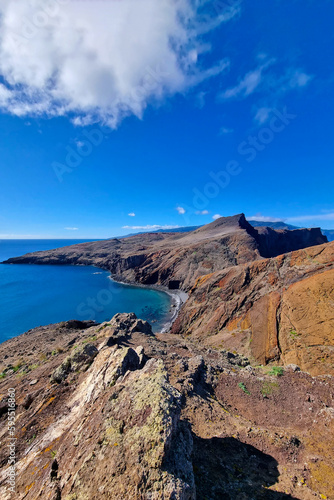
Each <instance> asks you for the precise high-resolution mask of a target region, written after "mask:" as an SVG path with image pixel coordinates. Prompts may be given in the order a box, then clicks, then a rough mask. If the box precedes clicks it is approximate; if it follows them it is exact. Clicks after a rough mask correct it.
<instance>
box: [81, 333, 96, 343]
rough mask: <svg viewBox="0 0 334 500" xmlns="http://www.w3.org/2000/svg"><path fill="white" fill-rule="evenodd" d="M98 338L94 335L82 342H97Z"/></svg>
mask: <svg viewBox="0 0 334 500" xmlns="http://www.w3.org/2000/svg"><path fill="white" fill-rule="evenodd" d="M96 339H97V336H96V335H93V337H89V338H88V339H85V340H84V341H83V342H82V343H83V344H87V343H88V342H95V340H96Z"/></svg>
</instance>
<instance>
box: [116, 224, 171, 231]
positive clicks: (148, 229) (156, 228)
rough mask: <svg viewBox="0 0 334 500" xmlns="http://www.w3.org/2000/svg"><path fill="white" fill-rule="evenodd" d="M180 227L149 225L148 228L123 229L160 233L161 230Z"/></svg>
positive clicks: (124, 227) (125, 227) (127, 227)
mask: <svg viewBox="0 0 334 500" xmlns="http://www.w3.org/2000/svg"><path fill="white" fill-rule="evenodd" d="M179 227H180V226H160V225H159V224H153V225H150V224H148V225H147V226H123V228H122V229H135V230H136V231H158V230H159V229H178V228H179Z"/></svg>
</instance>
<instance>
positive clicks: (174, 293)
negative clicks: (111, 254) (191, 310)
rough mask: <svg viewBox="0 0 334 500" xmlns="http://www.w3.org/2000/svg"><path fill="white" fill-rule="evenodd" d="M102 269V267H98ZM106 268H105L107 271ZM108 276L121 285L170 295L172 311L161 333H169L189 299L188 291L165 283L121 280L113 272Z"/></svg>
mask: <svg viewBox="0 0 334 500" xmlns="http://www.w3.org/2000/svg"><path fill="white" fill-rule="evenodd" d="M98 269H101V268H98ZM105 270H106V269H104V271H105ZM108 278H109V279H110V280H111V281H114V282H115V283H118V284H120V285H125V286H134V287H138V288H146V289H151V290H155V291H157V292H163V293H166V294H167V295H169V296H170V297H171V298H172V303H171V306H170V311H169V313H168V315H167V320H166V322H165V323H164V324H163V327H162V329H161V332H159V333H167V332H169V330H170V329H171V328H172V325H173V323H174V321H175V320H176V319H177V317H178V315H179V312H180V310H181V308H182V306H183V304H185V302H186V301H187V299H188V297H189V295H188V294H187V292H184V291H183V290H170V289H169V288H167V287H166V286H163V285H143V284H142V283H135V282H134V283H132V282H126V281H121V280H120V279H117V278H116V277H113V275H112V274H110V275H109V276H108Z"/></svg>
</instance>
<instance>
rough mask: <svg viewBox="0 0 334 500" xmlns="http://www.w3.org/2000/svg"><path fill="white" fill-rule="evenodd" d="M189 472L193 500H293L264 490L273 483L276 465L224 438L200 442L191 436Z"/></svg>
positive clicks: (239, 444) (277, 473)
mask: <svg viewBox="0 0 334 500" xmlns="http://www.w3.org/2000/svg"><path fill="white" fill-rule="evenodd" d="M193 440H194V447H193V458H192V462H193V469H194V475H195V483H196V494H197V498H199V499H202V500H205V499H206V500H221V499H224V500H248V499H267V500H280V499H282V500H283V499H290V500H293V499H294V497H292V496H290V495H286V494H285V493H279V492H275V491H271V490H268V489H266V488H267V487H269V486H273V485H274V484H276V483H277V481H278V477H279V472H278V468H277V466H278V463H277V461H276V460H275V459H274V458H273V457H272V456H270V455H266V454H265V453H262V452H261V451H260V450H258V449H257V448H254V446H251V445H247V444H244V443H242V442H240V441H239V440H237V439H235V438H233V437H228V438H216V437H215V438H212V439H202V438H200V437H198V436H196V435H194V434H193Z"/></svg>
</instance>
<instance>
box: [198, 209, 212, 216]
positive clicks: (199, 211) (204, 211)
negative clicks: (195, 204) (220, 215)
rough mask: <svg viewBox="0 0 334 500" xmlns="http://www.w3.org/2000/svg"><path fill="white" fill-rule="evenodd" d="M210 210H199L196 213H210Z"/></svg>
mask: <svg viewBox="0 0 334 500" xmlns="http://www.w3.org/2000/svg"><path fill="white" fill-rule="evenodd" d="M208 213H209V211H208V210H197V212H196V215H208Z"/></svg>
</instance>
